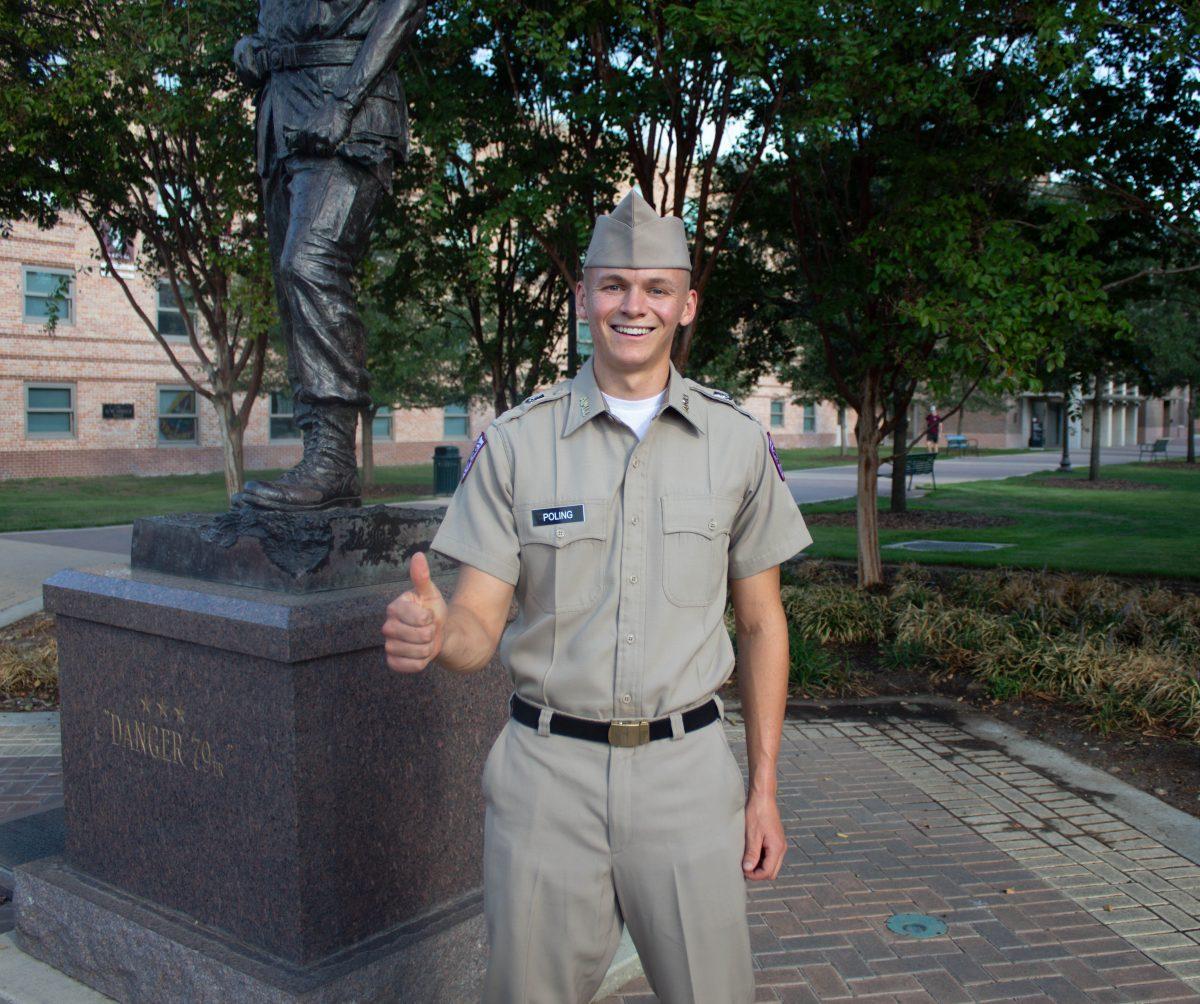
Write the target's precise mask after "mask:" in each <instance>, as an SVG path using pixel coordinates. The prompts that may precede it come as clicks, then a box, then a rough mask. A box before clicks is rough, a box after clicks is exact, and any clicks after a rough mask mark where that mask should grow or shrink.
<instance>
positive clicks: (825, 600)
mask: <svg viewBox="0 0 1200 1004" xmlns="http://www.w3.org/2000/svg"><path fill="white" fill-rule="evenodd" d="M783 609H784V611H785V612H786V613H787V616H788V623H789V624H793V625H795V626H796V628H797V629H798V630H799V632H800V636H801V637H802V638H805V639H808V640H810V641H819V642H834V643H838V644H856V643H859V642H879V641H883V639H884V637H885V635H886V633H887V624H888V616H887V600H886V597H882V596H876V595H874V594H871V593H865V592H863V591H862V590H859V589H854V588H852V587H849V586H844V585H838V586H835V585H825V584H821V585H814V586H808V587H803V586H793V587H789V588H788V589H785V590H784V591H783Z"/></svg>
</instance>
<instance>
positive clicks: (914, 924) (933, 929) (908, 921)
mask: <svg viewBox="0 0 1200 1004" xmlns="http://www.w3.org/2000/svg"><path fill="white" fill-rule="evenodd" d="M887 929H888V930H889V931H892V932H893V933H895V934H907V935H908V936H909V937H910V938H936V937H938V936H939V935H942V934H945V933H946V924H945V922H944V921H940V920H938V919H937V917H930V916H927V915H926V914H924V913H897V914H894V915H893V916H891V917H889V918H888V922H887Z"/></svg>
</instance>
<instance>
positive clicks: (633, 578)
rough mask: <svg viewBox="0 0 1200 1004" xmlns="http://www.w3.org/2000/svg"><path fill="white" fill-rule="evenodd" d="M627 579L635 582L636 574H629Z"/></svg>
mask: <svg viewBox="0 0 1200 1004" xmlns="http://www.w3.org/2000/svg"><path fill="white" fill-rule="evenodd" d="M629 581H630V582H637V576H636V575H631V576H629Z"/></svg>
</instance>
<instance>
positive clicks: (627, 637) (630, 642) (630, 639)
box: [625, 634, 633, 645]
mask: <svg viewBox="0 0 1200 1004" xmlns="http://www.w3.org/2000/svg"><path fill="white" fill-rule="evenodd" d="M625 640H626V641H627V642H628V643H629V644H630V645H632V644H633V635H631V634H627V635H626V636H625Z"/></svg>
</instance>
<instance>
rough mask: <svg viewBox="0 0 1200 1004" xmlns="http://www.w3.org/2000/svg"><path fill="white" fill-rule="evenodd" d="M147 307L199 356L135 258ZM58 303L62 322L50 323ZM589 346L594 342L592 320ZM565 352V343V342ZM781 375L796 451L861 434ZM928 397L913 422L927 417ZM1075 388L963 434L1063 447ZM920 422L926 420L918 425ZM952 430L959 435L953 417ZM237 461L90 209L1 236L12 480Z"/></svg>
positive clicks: (284, 406)
mask: <svg viewBox="0 0 1200 1004" xmlns="http://www.w3.org/2000/svg"><path fill="white" fill-rule="evenodd" d="M117 267H118V268H120V269H123V270H124V272H123V275H124V277H125V278H126V279H127V281H128V282H129V283H130V284H131V286H132V287H133V288H134V289H135V290H136V291H137V293H138V297H139V304H140V306H141V307H142V309H143V310H145V311H146V312H147V314H148V315H150V316H151V317H155V318H156V319H157V323H158V326H159V329H160V331H162V332H163V333H164V334H167V333H168V332H171V333H172V334H170V335H168V337H169V339H170V340H171V342H172V348H173V350H174V351H175V352H176V353H177V354H178V355H179V356H180V358H183V359H186V360H190V361H191V365H192V366H194V367H197V369H196V370H195V372H197V374H198V364H197V363H196V361H195V357H194V356H193V354H192V351H191V348H190V346H189V345H188V342H187V338H186V336H185V335H184V333H183V330H184V329H183V323H182V319H181V318H180V316H179V311H178V309H177V307H176V306H175V304H174V300H173V297H172V296H171V294H170V292H169V291H164V293H165V295H162V296H160V291H159V290H158V289H157V288H156V287H155V286H154V285H152V284H151V283H150V282H148V281H147V280H146V279H145V277H143V276H140V275H138V274H137V272H136V270H135V269H134V268H133V266H132V265H118V266H117ZM51 315H57V318H56V323H55V324H54V325H53V327H52V329H51V328H50V327H49V326H48V324H47V321H48V319H49V318H50V317H51ZM579 344H580V348H581V351H583V352H586V351H587V348H588V346H589V345H590V339H589V337H588V332H587V326H586V325H581V326H580V340H579ZM564 354H565V348H564ZM791 397H792V395H791V394H790V393H789V390H788V388H786V387H784V386H783V385H781V384H780V383H779V382H778V381H777V380H775V379H773V378H766V379H763V380H762V381H760V382H759V384H758V385H757V386H756V387H755V388H754V390H753V391H752V393H751V394H750V395H748V396H747V398H746V400H745V401H744V402H743V404H744V406H745V407H746V408H747V410H749V411H751V412H752V413H753V414H754V415H755V416H756V417H757V418H758V419H759V421H761V422H762V424H763V426H764V427H766V428H768V429H770V430H771V432H772V434H773V436H774V437H775V440H776V442H777V443H778V444H779V446H781V447H785V448H786V447H799V446H825V447H836V446H838V445H840V444H841V443H842V442H843V440H845V441H846V443H847V445H851V446H852V445H853V443H854V434H853V429H854V415H853V413H852V412H851V413H850V414H848V415H844V416H839V409H838V408H837V406H836V405H834V404H831V403H829V402H821V403H818V404H808V405H796V404H793V403H792V401H791ZM924 414H925V405H924V404H923V403H920V404H914V409H913V415H912V420H913V421H914V422H915V423H919V426H920V427H923V424H924ZM1185 414H1186V401H1185V400H1184V399H1183V395H1182V392H1179V393H1176V394H1174V395H1172V396H1171V397H1170V398H1168V399H1167V400H1158V399H1146V398H1144V397H1141V396H1140V395H1139V394H1138V393H1137V389H1136V388H1130V387H1125V386H1121V387H1111V388H1110V393H1109V394H1108V395H1107V397H1106V406H1105V411H1104V416H1103V419H1102V430H1101V435H1102V436H1104V442H1105V443H1106V444H1110V445H1120V444H1128V443H1134V442H1143V441H1151V440H1153V439H1155V438H1158V437H1159V436H1167V437H1168V438H1176V439H1178V438H1181V437H1182V435H1183V432H1184V425H1183V422H1184V420H1185V417H1184V416H1185ZM290 415H291V411H290V403H289V402H288V400H287V398H286V396H285V395H281V394H263V396H262V400H261V401H260V402H258V403H257V404H256V406H255V408H254V410H253V412H252V414H251V419H250V425H249V428H248V429H247V430H246V434H245V463H246V468H247V470H256V469H263V468H272V467H275V468H278V467H287V466H290V465H291V464H293V463H295V461H296V460H297V459H298V458H299V454H300V445H299V435H298V431H297V429H296V428H295V425H294V424H293V423H292V422H291V418H290ZM1060 415H1061V398H1060V397H1058V398H1056V397H1055V396H1053V395H1050V396H1038V395H1023V396H1021V397H1019V398H1017V399H1015V400H1014V401H1013V402H1011V404H1010V405H1009V407H1008V408H1007V409H1006V410H1005V411H1004V412H1001V413H992V412H987V411H975V412H969V413H968V414H967V415H965V416H964V418H963V423H962V431H963V432H964V433H966V434H967V435H969V436H971V437H972V438H975V439H978V440H979V443H980V445H981V446H985V447H990V446H1007V447H1015V446H1024V445H1025V444H1026V443H1027V442H1028V439H1029V434H1030V430H1031V428H1032V423H1033V421H1034V420H1035V419H1037V420H1038V421H1040V422H1041V424H1042V427H1043V429H1044V430H1045V432H1046V445H1047V447H1048V448H1050V447H1053V446H1056V445H1058V428H1059V425H1058V422H1059V418H1058V416H1060ZM491 418H492V413H491V409H490V406H489V405H488V404H487V403H486V402H483V403H480V404H479V405H478V406H476V405H472V406H471V407H470V408H469V409H468V407H467V406H466V405H465V404H464V405H463V406H459V407H449V408H430V409H395V410H393V411H391V412H390V413H384V414H381V415H380V416H379V417H378V418H377V419H376V422H375V459H376V463H377V464H380V465H389V464H401V463H419V462H424V461H428V460H429V459H430V458H431V457H432V455H433V449H434V447H435V446H437V445H441V444H452V445H458V446H459V447H460V448H463V447H465V446H467V445H469V444H470V442H471V441H472V440H473V439H474V437H475V436H476V435H478V433H479V431H480V430H481V429H483V428H484V427H485V426H486V425H487V423H488V422H489V421H490V420H491ZM1090 424H1091V417H1090V413H1085V415H1084V419H1083V421H1082V422H1077V423H1076V424H1075V425H1074V426H1073V429H1072V436H1073V441H1072V445H1073V446H1079V447H1083V446H1086V444H1087V443H1088V442H1089V441H1090ZM916 427H917V426H914V428H916ZM946 431H957V422H956V420H952V421H951V423H950V425H949V426H948V427H947V429H946ZM221 469H222V459H221V448H220V433H219V430H218V427H217V420H216V414H215V412H214V411H213V409H212V408H211V406H209V405H208V403H207V402H206V401H204V400H203V399H202V398H199V397H198V395H196V394H195V393H194V392H192V391H191V390H190V389H189V388H188V387H187V385H186V383H185V382H184V381H183V380H182V379H181V378H180V375H179V373H178V372H177V371H176V369H175V367H174V366H173V365H172V364H171V362H170V360H169V359H168V358H167V356H166V354H165V353H164V352H163V351H162V349H161V347H160V346H159V345H158V344H157V343H156V342H155V340H154V338H153V336H152V335H151V334H150V332H149V331H148V330H147V329H146V327H145V325H144V324H143V322H142V321H141V319H140V318H139V317H138V316H137V314H136V313H135V312H134V310H133V309H132V308H131V307H130V306H129V304H128V302H127V301H126V299H125V294H124V292H123V291H122V289H121V287H120V285H119V283H118V281H117V279H116V278H115V277H114V276H112V275H110V274H108V273H107V271H106V270H105V268H104V266H103V264H102V262H101V261H100V259H99V254H98V249H97V248H96V247H95V243H94V240H93V237H92V234H91V231H90V230H89V229H88V228H87V226H86V225H85V224H83V223H82V221H78V220H73V219H71V218H70V217H66V218H64V220H63V221H62V222H61V223H60V224H59V225H58V226H56V227H54V228H53V229H51V230H45V231H43V230H38V229H37V228H36V227H35V226H33V225H31V224H23V223H17V224H15V225H14V226H13V229H12V233H11V235H10V236H8V237H5V238H3V239H0V478H29V477H49V476H61V475H99V474H116V473H129V474H185V473H200V472H208V471H219V470H221Z"/></svg>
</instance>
